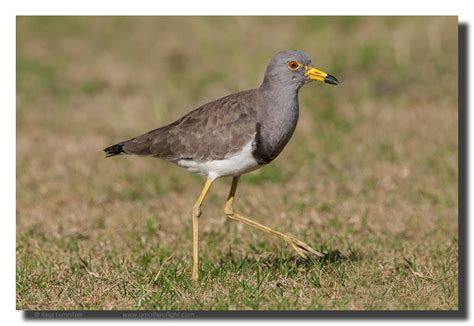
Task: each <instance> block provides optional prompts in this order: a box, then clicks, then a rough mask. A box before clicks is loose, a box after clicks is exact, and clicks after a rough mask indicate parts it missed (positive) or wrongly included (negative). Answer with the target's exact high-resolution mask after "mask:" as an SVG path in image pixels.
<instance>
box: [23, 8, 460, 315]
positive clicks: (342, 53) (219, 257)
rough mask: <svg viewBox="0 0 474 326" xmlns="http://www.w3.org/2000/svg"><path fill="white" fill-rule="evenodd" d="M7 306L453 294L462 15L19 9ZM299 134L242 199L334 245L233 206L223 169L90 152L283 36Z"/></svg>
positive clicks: (262, 302)
mask: <svg viewBox="0 0 474 326" xmlns="http://www.w3.org/2000/svg"><path fill="white" fill-rule="evenodd" d="M17 39H18V41H17V307H18V309H457V308H458V301H457V296H458V284H457V277H458V268H457V265H458V256H457V250H458V245H457V239H458V237H457V232H458V223H457V218H458V214H457V209H458V200H457V198H458V193H457V176H458V169H457V166H458V165H457V150H458V149H457V129H458V120H457V20H456V18H437V17H431V18H409V17H408V18H390V17H386V18H369V17H366V18H348V17H342V18H338V17H331V18H329V17H328V18H310V17H299V18H292V17H286V18H278V17H266V18H256V17H247V18H243V17H226V18H209V17H208V18H198V17H194V18H192V17H187V18H180V17H168V18H163V17H161V18H159V17H158V18H151V17H147V18H111V17H109V18H103V17H102V18H74V17H70V18H27V17H25V18H19V19H18V24H17ZM292 48H298V49H303V50H305V51H306V52H308V53H309V54H310V55H311V56H312V57H313V61H314V63H315V65H316V66H318V67H320V68H322V69H324V70H326V71H328V72H330V73H332V74H334V75H335V76H337V77H338V78H339V79H340V80H341V81H342V84H341V85H340V86H338V87H329V86H327V85H320V84H312V85H310V86H308V87H306V88H304V89H303V90H302V91H301V94H300V106H301V119H300V122H299V125H298V128H297V131H296V134H295V136H294V138H293V139H292V140H291V142H290V144H289V145H288V146H287V148H286V149H285V151H284V152H283V153H282V154H281V156H280V157H279V158H278V159H277V160H276V161H275V162H274V163H273V164H272V165H271V166H269V167H266V168H265V169H262V170H260V171H257V172H254V173H252V174H249V175H248V176H244V177H243V178H242V182H241V185H240V187H239V192H238V197H237V207H238V208H239V209H240V210H241V211H243V212H245V213H248V214H249V215H252V216H255V217H256V218H257V219H258V220H259V221H261V222H262V223H264V224H266V225H269V226H274V227H276V228H278V229H280V230H282V231H287V232H290V233H292V234H294V235H297V236H298V237H301V238H304V239H306V241H308V242H309V243H311V244H313V245H314V246H315V247H320V249H322V250H326V251H327V252H328V253H329V254H328V257H327V258H326V259H323V260H310V261H309V262H303V261H299V260H297V259H295V258H294V256H293V252H291V251H290V250H291V249H290V248H286V247H282V244H281V243H280V242H277V241H274V240H273V239H270V238H268V237H266V236H262V234H260V233H257V231H254V230H251V229H248V228H247V227H245V226H241V225H236V224H234V222H231V221H228V220H227V219H226V217H225V216H224V215H223V203H224V200H225V197H226V195H227V191H228V187H229V184H230V183H229V181H228V180H221V181H218V182H217V183H216V184H215V186H214V187H213V189H212V192H211V194H210V196H209V197H208V198H209V199H208V200H207V201H206V203H205V205H204V209H203V216H202V218H201V225H202V227H201V229H202V233H201V234H202V242H201V255H202V261H203V264H202V270H201V275H202V278H201V280H200V283H199V285H197V286H192V285H191V284H190V283H189V280H188V276H189V273H190V258H191V257H190V253H191V219H190V216H189V215H190V208H191V206H192V203H193V202H194V200H195V197H196V196H197V194H198V193H199V191H200V189H201V187H202V182H203V180H202V179H201V178H200V177H198V176H191V175H189V174H187V173H186V172H185V171H182V170H180V169H179V168H177V167H175V166H172V165H171V164H169V163H166V162H161V161H159V160H155V159H143V158H137V157H120V158H113V159H107V160H105V159H103V153H102V148H104V147H106V146H107V145H110V144H112V143H114V142H117V141H120V140H123V139H127V138H129V137H132V136H135V135H137V134H139V133H141V132H144V131H147V130H150V129H152V128H155V127H157V126H159V125H163V124H165V123H167V122H170V121H172V120H173V119H175V118H178V117H179V116H181V115H182V114H184V113H185V112H187V111H189V110H190V109H192V108H194V107H196V106H198V105H199V104H202V103H205V102H206V101H209V100H212V99H214V98H217V97H219V96H223V95H226V94H228V93H232V92H235V91H239V90H242V89H247V88H253V87H255V86H257V85H258V84H259V83H260V82H261V78H262V74H263V71H264V69H265V66H266V63H267V61H268V59H269V58H270V57H271V55H272V54H274V53H275V52H277V51H280V50H282V49H292Z"/></svg>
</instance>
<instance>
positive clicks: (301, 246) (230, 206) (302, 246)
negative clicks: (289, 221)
mask: <svg viewBox="0 0 474 326" xmlns="http://www.w3.org/2000/svg"><path fill="white" fill-rule="evenodd" d="M238 183H239V177H234V179H232V186H231V188H230V192H229V197H228V198H227V202H226V204H225V209H224V210H225V214H226V215H227V217H229V218H231V219H233V220H236V221H240V222H242V223H245V224H247V225H250V226H253V227H254V228H257V229H259V230H261V231H263V232H266V233H269V234H271V235H272V236H274V237H277V238H279V239H282V240H285V241H286V242H287V243H288V244H289V245H290V246H291V247H292V248H293V249H295V251H296V252H297V253H298V254H299V255H300V256H301V257H303V258H306V255H307V254H308V253H309V254H313V255H315V256H319V257H323V256H324V255H323V254H322V253H320V252H319V251H316V250H314V249H313V248H311V247H310V246H309V245H307V244H306V243H304V242H303V241H300V240H298V239H296V238H295V237H293V236H291V235H288V234H284V233H281V232H278V231H275V230H273V229H271V228H269V227H268V226H265V225H262V224H260V223H258V222H255V221H253V220H251V219H250V218H247V217H245V216H242V215H239V214H237V213H235V212H234V198H235V192H236V190H237V184H238Z"/></svg>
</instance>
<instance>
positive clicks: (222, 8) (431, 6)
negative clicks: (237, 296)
mask: <svg viewBox="0 0 474 326" xmlns="http://www.w3.org/2000/svg"><path fill="white" fill-rule="evenodd" d="M471 2H472V1H471ZM470 7H471V6H469V1H460V0H449V1H434V0H431V1H428V0H425V1H422V0H420V1H414V0H398V1H374V0H370V1H369V0H363V1H347V0H335V1H326V2H322V1H309V0H296V1H289V0H286V1H276V0H260V1H258V0H240V1H233V2H230V1H224V0H221V1H211V0H204V1H203V0H201V1H198V0H195V1H192V0H187V1H184V0H173V1H158V0H156V1H152V0H134V1H124V0H78V1H67V0H62V1H61V0H46V1H41V0H20V1H5V0H4V1H2V2H1V4H0V8H1V16H0V37H1V39H0V40H1V48H0V80H1V84H0V92H1V95H2V96H1V99H2V101H1V108H0V114H1V117H0V123H1V127H0V136H1V137H0V139H1V150H0V152H1V155H2V156H1V160H0V164H1V165H0V180H1V181H2V186H1V196H0V207H1V209H2V213H4V214H2V215H1V217H0V220H1V221H2V222H1V223H2V227H1V228H0V232H1V234H0V237H1V238H0V239H1V241H2V243H1V247H0V248H1V250H0V254H1V256H0V259H1V260H0V261H1V262H2V267H3V268H1V269H0V273H1V277H0V280H1V285H0V292H1V302H0V304H1V305H0V307H1V310H2V312H4V313H6V312H7V311H8V313H7V315H6V316H5V315H3V316H2V321H4V322H6V324H13V323H15V324H21V323H23V322H25V320H23V318H22V314H21V313H20V312H17V311H15V214H16V207H15V182H16V179H15V155H16V150H15V125H16V122H15V96H16V95H15V94H16V93H15V16H16V15H458V16H459V19H460V21H461V22H465V23H468V24H470V23H472V21H473V15H474V11H473V10H469V9H472V8H470ZM472 33H473V31H472V25H471V26H470V30H469V35H472ZM471 39H472V38H471V37H469V40H471ZM469 43H470V42H469ZM470 48H471V47H470V46H469V53H470V54H472V51H471V50H470ZM469 58H470V59H472V55H470V56H469ZM470 62H471V64H470V66H469V67H470V69H469V75H470V76H472V60H470ZM434 82H435V81H434ZM469 86H470V87H469V94H472V87H473V86H472V83H470V85H469ZM473 119H474V118H473V114H470V115H469V122H470V123H469V124H470V125H472V122H473ZM472 140H473V139H472V133H470V135H469V142H468V144H469V153H471V154H472V153H473V152H474V148H473V147H474V145H473V144H474V142H473V141H472ZM469 162H473V160H472V157H471V156H470V159H469ZM470 167H472V165H470ZM472 180H473V179H472V173H471V177H470V178H469V181H470V182H469V183H470V184H472V182H471V181H472ZM469 202H474V194H473V192H470V193H469ZM468 220H469V218H468ZM469 225H470V230H469V231H472V225H473V223H472V222H471V223H469ZM469 234H472V232H469V233H468V235H469ZM472 242H473V241H470V242H469V244H470V246H469V250H468V253H470V252H472ZM469 256H470V257H469V258H470V259H469V260H468V261H469V262H471V261H472V259H471V258H472V257H471V256H472V255H470V254H469ZM471 267H472V264H469V269H468V270H472V268H471ZM472 283H473V282H472V280H471V282H469V285H470V286H469V290H472ZM469 293H472V291H469ZM468 303H469V308H472V305H473V304H472V300H468ZM468 311H472V309H468ZM5 317H7V318H5ZM77 322H79V323H82V322H83V321H77ZM112 322H115V321H108V323H112ZM159 322H160V323H165V324H167V323H169V322H172V321H163V320H162V321H159ZM194 322H196V321H194ZM201 322H205V323H207V322H208V321H201ZM242 322H246V323H248V322H249V321H242ZM262 322H263V321H259V323H262ZM270 322H271V323H276V322H278V321H268V322H267V323H270ZM281 322H282V323H287V322H288V321H284V320H283V321H281ZM314 322H317V323H319V324H329V323H331V324H333V323H336V324H339V323H342V321H337V322H335V321H325V320H317V321H310V322H308V323H312V324H313V323H314ZM355 322H357V323H360V322H364V323H365V322H367V321H355ZM375 322H380V321H375ZM398 322H400V323H402V322H403V323H404V324H414V323H415V322H416V323H428V322H429V323H432V322H434V321H397V323H398ZM55 323H56V324H57V323H62V322H55ZM87 323H88V324H91V323H92V324H98V323H99V322H98V321H87ZM101 323H102V322H101ZM351 323H354V321H351Z"/></svg>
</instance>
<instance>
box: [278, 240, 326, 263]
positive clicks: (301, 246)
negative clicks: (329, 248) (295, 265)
mask: <svg viewBox="0 0 474 326" xmlns="http://www.w3.org/2000/svg"><path fill="white" fill-rule="evenodd" d="M285 240H286V242H287V243H288V244H289V245H290V246H291V247H293V249H294V250H295V251H296V253H297V254H298V255H300V256H301V257H303V258H304V259H306V258H308V257H307V254H311V255H314V256H317V257H324V254H322V253H320V252H319V251H317V250H314V249H313V248H311V247H310V246H309V245H307V244H306V243H304V242H303V241H300V240H298V239H296V238H294V237H292V236H288V238H287V239H285Z"/></svg>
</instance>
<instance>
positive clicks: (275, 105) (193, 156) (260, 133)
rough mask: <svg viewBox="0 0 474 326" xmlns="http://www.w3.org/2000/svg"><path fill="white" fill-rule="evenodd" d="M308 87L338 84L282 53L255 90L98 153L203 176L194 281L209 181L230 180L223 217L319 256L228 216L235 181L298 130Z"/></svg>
mask: <svg viewBox="0 0 474 326" xmlns="http://www.w3.org/2000/svg"><path fill="white" fill-rule="evenodd" d="M312 81H321V82H325V83H327V84H331V85H338V84H339V80H338V79H337V78H336V77H334V76H333V75H330V74H327V73H325V72H323V71H322V70H319V69H317V68H315V67H313V64H312V61H311V59H310V57H309V56H308V54H306V53H305V52H304V51H301V50H288V51H281V52H278V53H277V54H275V55H273V56H272V58H271V59H270V62H269V63H268V65H267V68H266V71H265V75H264V78H263V82H262V83H261V84H260V86H259V87H257V88H254V89H250V90H246V91H242V92H238V93H234V94H231V95H228V96H225V97H222V98H219V99H217V100H214V101H212V102H209V103H206V104H204V105H202V106H200V107H198V108H196V109H195V110H193V111H191V112H189V113H187V114H186V115H184V116H183V117H181V118H180V119H178V120H176V121H174V122H172V123H170V124H168V125H165V126H163V127H160V128H157V129H154V130H151V131H149V132H147V133H145V134H142V135H140V136H137V137H134V138H131V139H129V140H126V141H122V142H119V143H117V144H115V145H112V146H110V147H107V148H105V149H104V151H105V157H112V156H118V155H139V156H150V157H155V158H159V159H162V160H165V161H169V162H172V163H175V164H177V165H178V166H180V167H182V168H185V169H186V170H188V171H190V172H197V173H199V174H201V175H204V176H205V177H206V182H205V184H204V187H203V189H202V191H201V193H200V195H199V196H198V198H197V200H196V202H195V203H194V206H193V208H192V211H191V219H192V242H193V251H192V257H193V265H192V272H191V279H192V280H193V281H197V280H198V278H199V249H198V247H199V218H200V216H201V206H202V204H203V202H204V199H205V197H206V195H207V193H208V191H209V189H210V188H211V185H212V184H213V182H214V181H215V180H216V179H218V178H221V177H232V184H231V187H230V191H229V195H228V197H227V201H226V203H225V206H224V213H225V215H226V216H227V217H229V218H230V219H232V220H236V221H239V222H242V223H244V224H247V225H249V226H252V227H254V228H256V229H259V230H261V231H263V232H265V233H268V234H270V235H272V236H274V237H276V238H279V239H281V240H284V241H286V242H287V243H288V245H290V246H291V247H292V248H293V249H294V250H295V251H296V253H297V254H298V255H300V256H301V257H303V258H307V257H308V256H309V255H313V256H318V257H322V256H323V254H321V253H320V252H319V251H317V250H315V249H313V248H312V247H310V246H309V245H308V244H306V243H304V242H303V241H300V240H298V239H297V238H295V237H294V236H292V235H289V234H285V233H282V232H279V231H276V230H274V229H272V228H270V227H268V226H265V225H263V224H260V223H258V222H256V221H255V220H254V219H252V218H249V217H246V216H244V215H241V214H239V213H237V212H235V210H234V199H235V194H236V190H237V185H238V183H239V180H240V177H241V176H242V175H243V174H245V173H248V172H251V171H254V170H256V169H259V168H262V167H264V166H266V165H268V164H269V163H270V162H272V161H273V160H274V159H275V158H276V157H277V156H278V155H279V154H280V153H281V151H282V150H283V148H284V147H285V146H286V144H287V143H288V141H289V140H290V138H291V137H292V135H293V133H294V131H295V128H296V125H297V121H298V116H299V104H298V93H299V90H300V88H301V87H302V86H304V85H306V84H308V83H310V82H312Z"/></svg>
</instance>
